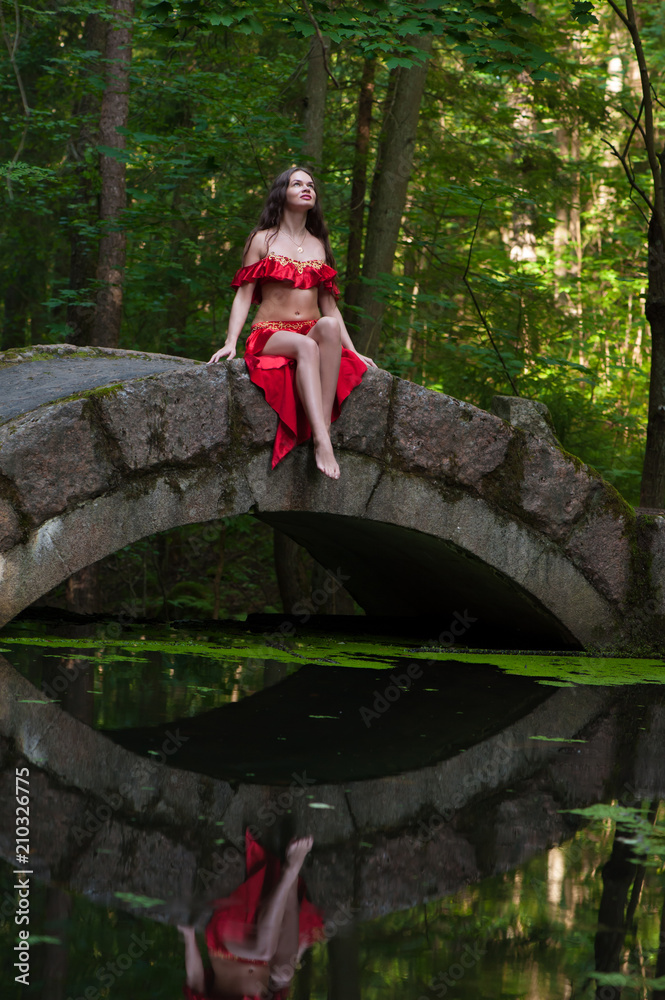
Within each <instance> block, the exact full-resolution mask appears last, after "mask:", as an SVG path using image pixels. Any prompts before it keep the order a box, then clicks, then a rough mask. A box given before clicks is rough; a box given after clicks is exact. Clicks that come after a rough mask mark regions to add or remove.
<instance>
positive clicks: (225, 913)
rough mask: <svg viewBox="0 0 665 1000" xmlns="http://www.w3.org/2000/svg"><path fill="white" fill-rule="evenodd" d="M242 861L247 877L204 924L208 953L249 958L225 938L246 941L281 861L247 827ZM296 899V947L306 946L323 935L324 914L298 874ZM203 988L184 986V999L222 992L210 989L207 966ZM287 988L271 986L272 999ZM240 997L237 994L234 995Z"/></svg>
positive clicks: (247, 999) (283, 996)
mask: <svg viewBox="0 0 665 1000" xmlns="http://www.w3.org/2000/svg"><path fill="white" fill-rule="evenodd" d="M245 864H246V867H247V878H246V879H245V881H244V882H243V883H242V885H239V886H238V888H237V889H235V890H234V891H233V892H232V893H231V895H230V896H226V897H225V898H224V899H218V900H216V901H215V903H214V904H213V905H214V911H213V914H212V917H211V918H210V920H209V921H208V926H207V927H206V944H207V946H208V954H209V955H218V956H219V957H220V958H230V959H233V960H235V961H236V962H243V961H249V960H247V959H241V958H237V956H235V955H234V954H233V953H232V952H230V951H229V950H228V948H227V947H226V945H225V943H224V942H225V941H237V942H242V941H246V940H247V938H248V932H249V929H250V928H252V927H254V926H255V925H256V920H257V917H258V912H259V908H260V906H261V903H262V902H263V900H264V899H265V897H266V896H267V895H268V894H269V893H270V892H272V890H273V889H274V887H275V886H276V885H277V882H278V881H279V876H280V872H281V868H282V866H281V864H280V861H279V859H278V858H276V857H275V855H274V854H271V853H270V851H266V850H265V849H264V848H263V847H261V845H260V844H259V843H257V841H256V840H254V838H253V837H252V835H251V833H250V832H249V830H247V831H246V833H245ZM298 901H299V903H300V910H299V916H298V924H299V942H298V944H299V949H300V948H301V947H302V946H303V945H304V946H305V947H306V948H307V947H309V946H310V945H311V944H313V943H314V942H315V941H319V940H320V939H321V938H322V937H323V916H322V913H321V911H320V910H319V909H318V907H316V906H313V905H312V903H310V901H309V900H308V899H306V898H305V883H304V882H303V880H302V878H298ZM252 964H254V965H267V964H268V963H267V962H258V961H253V962H252ZM205 978H206V992H205V993H197V992H195V991H194V990H192V989H191V988H190V987H189V986H185V988H184V993H185V996H186V997H187V1000H207V998H209V997H215V996H223V994H215V993H214V992H213V985H214V973H213V971H212V969H210V968H208V969H206V977H205ZM287 995H288V989H284V990H273V993H272V997H273V1000H286V997H287ZM234 1000H239V998H234ZM242 1000H258V998H257V997H247V996H245V997H243V998H242Z"/></svg>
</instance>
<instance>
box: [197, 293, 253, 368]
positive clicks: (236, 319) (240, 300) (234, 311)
mask: <svg viewBox="0 0 665 1000" xmlns="http://www.w3.org/2000/svg"><path fill="white" fill-rule="evenodd" d="M255 285H256V282H255V281H250V282H249V283H248V284H246V285H241V286H240V288H238V290H237V291H236V294H235V296H234V298H233V305H232V306H231V315H230V316H229V326H228V330H227V333H226V341H225V343H224V346H223V347H220V349H219V350H218V351H215V353H214V354H213V356H212V357H211V359H210V361H209V362H208V364H209V365H213V364H216V363H217V362H218V361H221V360H222V358H228V359H229V361H230V360H231V358H235V356H236V344H237V343H238V337H239V336H240V334H241V332H242V328H243V326H244V325H245V320H246V319H247V314H248V313H249V309H250V306H251V304H252V294H253V292H254V286H255Z"/></svg>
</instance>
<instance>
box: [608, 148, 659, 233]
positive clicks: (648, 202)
mask: <svg viewBox="0 0 665 1000" xmlns="http://www.w3.org/2000/svg"><path fill="white" fill-rule="evenodd" d="M603 142H604V143H605V145H606V146H608V147H609V149H610V150H611V152H612V153H613V154H614V156H616V158H617V160H618V161H619V163H620V164H621V166H622V167H623V169H624V172H625V174H626V177H627V178H628V183H629V184H630V187H631V191H632V190H635V191H637V193H638V194H639V196H640V198H642V200H643V201H644V203H645V205H646V206H647V208H648V209H649V211H650V212H654V211H655V209H654V204H653V202H652V200H651V198H649V196H648V194H647V193H646V191H643V190H642V188H641V187H640V185H639V184H638V183H637V182H636V180H635V173H634V171H633V168H632V167H631V166H630V164H629V163H628V160H627V159H626V156H625V153H620V152H619V150H618V149H617V148H616V146H614V145H613V144H612V143H611V142H610V141H609V140H608V139H603ZM648 221H649V220H648V219H647V222H648Z"/></svg>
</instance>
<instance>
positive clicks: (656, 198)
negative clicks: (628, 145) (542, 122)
mask: <svg viewBox="0 0 665 1000" xmlns="http://www.w3.org/2000/svg"><path fill="white" fill-rule="evenodd" d="M607 2H608V3H609V5H610V7H611V8H612V10H614V11H615V12H616V14H617V15H618V16H619V17H620V18H621V20H622V21H623V23H624V24H625V25H626V27H627V29H628V32H629V33H630V37H631V39H632V42H633V49H634V51H635V57H636V59H637V65H638V67H639V70H640V83H641V85H642V101H643V104H644V130H642V127H641V126H639V128H640V133H641V135H642V136H643V138H644V145H645V147H646V151H647V157H648V159H649V167H650V169H651V176H652V178H653V214H654V216H655V218H656V220H657V223H658V227H659V229H660V232H661V233H665V194H664V192H663V176H662V170H661V165H660V161H659V159H658V154H657V153H656V145H655V128H654V121H653V97H652V88H651V80H650V78H649V67H648V66H647V61H646V57H645V55H644V49H643V47H642V39H641V37H640V32H639V28H638V24H637V17H636V15H635V7H634V4H633V0H625V3H626V14H625V16H624V15H623V14H622V12H621V11H620V10H619V9H618V7H617V5H616V3H615V2H614V0H607Z"/></svg>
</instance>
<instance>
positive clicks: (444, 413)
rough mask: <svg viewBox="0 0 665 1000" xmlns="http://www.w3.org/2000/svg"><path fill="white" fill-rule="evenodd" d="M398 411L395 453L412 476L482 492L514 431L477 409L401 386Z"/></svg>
mask: <svg viewBox="0 0 665 1000" xmlns="http://www.w3.org/2000/svg"><path fill="white" fill-rule="evenodd" d="M393 405H394V409H393V430H392V438H393V443H392V447H393V449H394V454H395V457H396V458H397V459H398V460H400V462H401V463H402V464H403V465H404V466H405V467H406V468H407V469H408V470H409V471H414V472H416V471H420V470H424V471H425V472H426V473H428V474H429V475H432V476H436V477H442V478H446V479H449V480H455V481H456V482H457V483H460V484H461V485H464V486H472V487H475V488H479V487H480V484H481V481H482V478H483V476H486V475H487V474H488V473H490V472H493V471H494V469H496V468H497V467H498V466H499V465H501V463H502V462H503V460H504V458H505V457H506V451H507V449H508V444H509V442H510V439H511V437H512V432H511V429H510V427H507V426H506V424H505V423H504V421H503V420H500V419H499V418H498V417H495V416H494V415H493V414H491V413H486V412H485V411H484V410H479V409H478V407H476V406H471V405H470V404H469V403H462V402H460V401H459V400H457V399H453V398H452V397H451V396H445V395H444V394H443V393H438V392H431V390H429V389H424V388H423V387H422V386H419V385H414V384H412V383H411V382H404V381H401V380H400V381H399V382H398V385H397V392H396V397H395V402H394V404H393Z"/></svg>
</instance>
